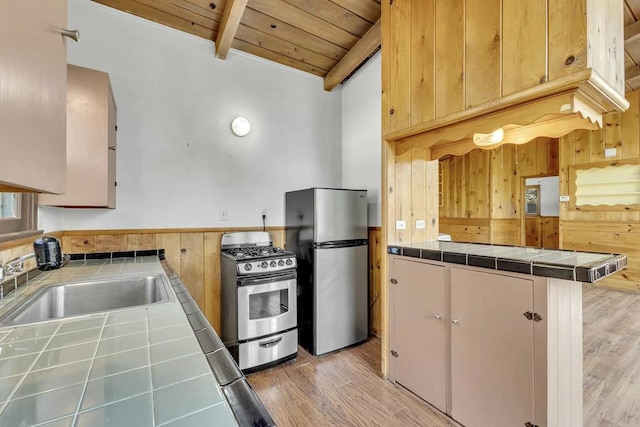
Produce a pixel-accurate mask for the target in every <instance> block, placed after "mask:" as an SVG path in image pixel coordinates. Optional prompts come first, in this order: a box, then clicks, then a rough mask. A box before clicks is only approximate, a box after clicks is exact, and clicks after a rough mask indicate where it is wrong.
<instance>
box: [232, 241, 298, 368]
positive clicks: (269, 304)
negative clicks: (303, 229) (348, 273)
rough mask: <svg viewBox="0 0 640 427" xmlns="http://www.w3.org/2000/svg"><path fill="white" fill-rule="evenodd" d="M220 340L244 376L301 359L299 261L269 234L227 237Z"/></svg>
mask: <svg viewBox="0 0 640 427" xmlns="http://www.w3.org/2000/svg"><path fill="white" fill-rule="evenodd" d="M221 249H222V250H221V259H220V265H221V276H222V283H221V306H222V307H221V319H220V320H221V329H222V331H221V332H222V333H221V337H222V340H223V341H224V344H225V345H226V346H227V348H228V349H229V351H230V352H231V354H232V355H233V357H234V358H235V360H236V362H237V363H238V366H239V367H240V369H241V370H242V371H243V372H244V373H249V372H253V371H257V370H260V369H265V368H268V367H271V366H274V365H276V364H278V363H281V362H284V361H287V360H290V359H294V358H295V357H296V356H297V354H298V329H297V294H296V266H297V264H296V256H295V254H294V253H292V252H288V251H285V250H284V249H281V248H277V247H274V246H273V241H272V239H271V234H269V233H268V232H241V233H225V234H223V235H222V246H221Z"/></svg>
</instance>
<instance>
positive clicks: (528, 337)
mask: <svg viewBox="0 0 640 427" xmlns="http://www.w3.org/2000/svg"><path fill="white" fill-rule="evenodd" d="M525 312H531V313H533V281H531V280H527V279H518V278H513V277H507V276H502V275H498V274H490V273H482V272H478V271H473V270H465V269H459V268H452V269H451V322H452V325H451V393H452V400H451V402H452V404H451V416H452V417H453V418H454V419H455V420H457V421H458V422H460V423H462V424H464V425H467V426H473V427H501V426H505V427H513V426H523V425H525V423H527V422H533V420H534V418H533V323H534V322H533V321H532V320H529V319H527V318H526V317H525V316H524V313H525Z"/></svg>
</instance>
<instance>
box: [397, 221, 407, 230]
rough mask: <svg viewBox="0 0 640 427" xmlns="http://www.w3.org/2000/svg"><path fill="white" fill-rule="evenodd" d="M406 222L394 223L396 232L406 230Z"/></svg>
mask: <svg viewBox="0 0 640 427" xmlns="http://www.w3.org/2000/svg"><path fill="white" fill-rule="evenodd" d="M406 229H407V221H396V230H406Z"/></svg>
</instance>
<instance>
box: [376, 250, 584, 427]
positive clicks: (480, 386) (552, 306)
mask: <svg viewBox="0 0 640 427" xmlns="http://www.w3.org/2000/svg"><path fill="white" fill-rule="evenodd" d="M388 262H389V264H388V265H389V267H390V269H389V274H390V276H389V277H390V282H389V284H388V286H389V297H390V299H389V344H390V353H391V354H389V356H388V357H389V367H390V371H389V378H390V380H391V381H393V382H396V383H398V384H401V385H402V386H404V387H405V388H407V389H409V390H411V391H412V392H414V393H415V394H416V395H418V396H419V397H421V398H423V399H424V400H426V401H427V402H429V403H430V404H431V405H433V406H435V407H436V408H438V409H440V410H441V411H443V412H446V413H447V414H448V415H450V416H451V417H452V418H453V419H455V420H457V421H458V422H460V423H461V424H463V425H465V426H469V427H502V426H504V427H512V426H525V425H528V424H527V423H530V424H531V425H535V426H539V427H565V426H570V427H574V426H581V425H582V315H581V313H582V312H581V310H582V285H581V283H579V282H574V281H569V280H563V279H553V278H547V277H538V276H532V275H527V274H519V273H511V272H506V271H496V270H490V269H484V268H478V267H469V266H462V265H459V264H452V263H444V262H437V261H429V260H424V259H419V258H412V257H402V256H396V255H390V256H389V260H388ZM443 320H444V322H443Z"/></svg>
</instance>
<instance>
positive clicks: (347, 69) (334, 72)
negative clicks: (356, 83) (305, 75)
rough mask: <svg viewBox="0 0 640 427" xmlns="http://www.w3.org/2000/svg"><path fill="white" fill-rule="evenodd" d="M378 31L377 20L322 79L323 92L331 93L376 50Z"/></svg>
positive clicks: (377, 46)
mask: <svg viewBox="0 0 640 427" xmlns="http://www.w3.org/2000/svg"><path fill="white" fill-rule="evenodd" d="M380 29H381V23H380V20H379V19H378V21H377V22H376V23H375V24H373V26H372V27H371V28H370V29H369V31H367V32H366V33H365V35H364V36H362V38H361V39H360V40H358V42H357V43H356V44H355V46H353V48H351V50H350V51H349V52H347V54H346V55H345V56H344V57H342V59H341V60H340V61H339V62H338V63H337V64H336V65H335V66H334V67H333V68H332V69H331V71H329V73H327V75H326V76H325V78H324V90H326V91H332V90H333V89H334V88H335V87H336V86H338V85H339V84H340V83H341V82H342V81H343V80H344V79H345V78H346V77H347V76H349V75H350V74H351V73H353V72H354V71H355V70H356V69H357V68H358V67H359V66H360V64H362V63H363V62H364V61H366V60H367V58H369V57H370V56H371V55H373V54H374V53H375V52H376V51H377V50H378V48H379V47H380V43H381V32H380Z"/></svg>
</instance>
